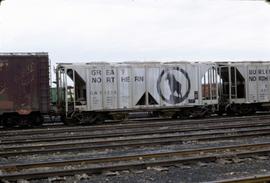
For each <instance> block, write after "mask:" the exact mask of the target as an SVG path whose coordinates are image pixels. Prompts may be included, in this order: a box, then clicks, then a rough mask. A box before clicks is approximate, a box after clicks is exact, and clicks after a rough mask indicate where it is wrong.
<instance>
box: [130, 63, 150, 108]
mask: <svg viewBox="0 0 270 183" xmlns="http://www.w3.org/2000/svg"><path fill="white" fill-rule="evenodd" d="M131 80H132V101H133V107H135V108H136V107H142V106H145V105H146V88H145V68H144V65H139V64H137V65H132V78H131Z"/></svg>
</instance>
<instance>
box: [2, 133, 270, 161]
mask: <svg viewBox="0 0 270 183" xmlns="http://www.w3.org/2000/svg"><path fill="white" fill-rule="evenodd" d="M258 136H260V137H262V136H270V128H268V129H255V130H254V129H251V130H239V131H233V132H213V133H206V134H186V135H185V134H184V135H171V136H165V137H164V136H161V137H143V138H136V139H134V138H131V139H116V140H102V141H93V142H80V143H67V144H49V145H38V146H19V147H8V148H1V151H0V157H10V156H19V155H20V156H23V155H33V154H49V153H54V152H71V151H82V150H100V149H112V148H123V147H134V146H135V147H139V146H157V145H170V144H182V143H184V142H187V141H216V140H227V139H239V138H247V137H258Z"/></svg>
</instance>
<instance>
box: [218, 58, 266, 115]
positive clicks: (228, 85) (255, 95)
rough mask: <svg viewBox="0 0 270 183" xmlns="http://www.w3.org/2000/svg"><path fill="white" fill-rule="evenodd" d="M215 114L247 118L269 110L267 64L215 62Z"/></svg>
mask: <svg viewBox="0 0 270 183" xmlns="http://www.w3.org/2000/svg"><path fill="white" fill-rule="evenodd" d="M217 64H218V73H219V75H220V77H221V78H222V79H221V84H220V88H219V96H220V97H219V98H220V100H219V112H220V113H224V112H226V113H227V114H233V115H235V114H238V115H247V114H252V113H254V112H256V111H258V110H260V111H262V110H269V106H270V105H269V104H270V62H255V61H253V62H219V63H217Z"/></svg>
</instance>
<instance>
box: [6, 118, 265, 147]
mask: <svg viewBox="0 0 270 183" xmlns="http://www.w3.org/2000/svg"><path fill="white" fill-rule="evenodd" d="M269 126H270V120H269V121H268V120H265V121H264V122H262V121H252V122H250V121H244V122H227V123H217V122H216V123H214V124H210V125H206V124H203V125H194V126H192V125H182V124H175V125H174V126H170V128H169V127H168V128H167V127H166V128H164V127H158V126H157V127H151V128H142V129H136V130H134V129H132V128H130V129H127V130H123V131H121V130H120V131H117V130H116V131H115V130H109V131H108V130H107V131H99V133H97V132H95V133H93V132H85V133H81V134H76V133H72V134H70V133H64V134H62V135H59V134H58V135H51V136H49V135H48V134H46V136H32V135H31V136H25V137H24V136H20V135H19V136H14V137H9V138H2V139H1V145H14V144H16V145H18V144H25V143H48V142H56V141H57V142H61V141H67V140H86V139H93V138H95V139H96V138H112V137H127V136H139V135H154V134H172V133H190V132H196V131H200V133H201V132H203V131H209V130H224V129H240V128H252V127H265V128H267V127H269Z"/></svg>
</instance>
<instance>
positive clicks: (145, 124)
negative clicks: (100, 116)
mask: <svg viewBox="0 0 270 183" xmlns="http://www.w3.org/2000/svg"><path fill="white" fill-rule="evenodd" d="M251 119H253V120H262V119H266V120H267V119H268V120H270V115H267V116H248V117H229V118H228V117H227V118H211V119H200V120H199V119H193V120H168V121H164V120H162V119H160V120H159V121H158V122H148V121H145V122H139V123H128V122H127V123H123V124H114V125H99V126H74V127H64V128H62V127H59V128H42V129H27V130H11V131H3V132H1V131H0V137H7V136H14V135H34V134H42V133H46V134H47V133H48V132H52V133H59V132H61V133H63V132H81V131H96V130H104V129H124V128H143V127H153V125H154V126H163V125H164V126H173V125H176V124H177V123H178V124H179V125H190V124H202V123H204V124H208V123H215V122H219V123H222V122H232V121H234V122H241V121H246V120H251Z"/></svg>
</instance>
